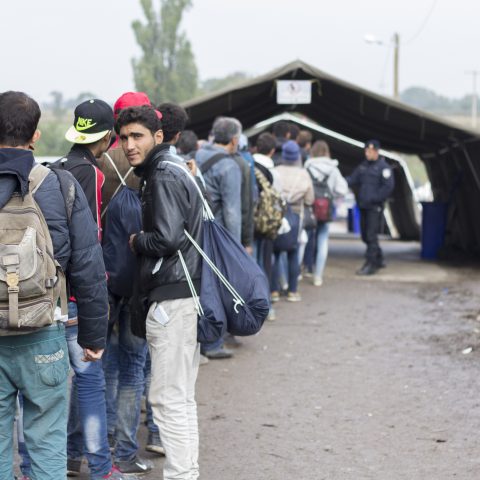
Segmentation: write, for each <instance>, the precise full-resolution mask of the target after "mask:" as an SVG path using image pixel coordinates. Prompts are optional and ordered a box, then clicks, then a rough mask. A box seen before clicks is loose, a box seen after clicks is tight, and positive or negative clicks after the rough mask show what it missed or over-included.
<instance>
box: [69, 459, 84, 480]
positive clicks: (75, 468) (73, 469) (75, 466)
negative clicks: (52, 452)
mask: <svg viewBox="0 0 480 480" xmlns="http://www.w3.org/2000/svg"><path fill="white" fill-rule="evenodd" d="M81 469H82V461H81V460H74V459H73V458H67V477H78V476H80V470H81Z"/></svg>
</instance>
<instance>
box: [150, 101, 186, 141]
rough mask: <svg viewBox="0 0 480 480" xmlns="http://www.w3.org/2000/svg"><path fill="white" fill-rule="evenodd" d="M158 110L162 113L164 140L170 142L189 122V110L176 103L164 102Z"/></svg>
mask: <svg viewBox="0 0 480 480" xmlns="http://www.w3.org/2000/svg"><path fill="white" fill-rule="evenodd" d="M157 110H158V111H159V112H160V113H161V114H162V125H163V129H162V130H163V141H164V142H170V141H171V140H172V139H173V137H174V136H175V135H176V134H177V133H178V132H183V130H184V129H185V125H186V124H187V122H188V115H187V112H186V111H185V109H184V108H183V107H181V106H180V105H177V104H175V103H162V104H161V105H159V106H158V108H157Z"/></svg>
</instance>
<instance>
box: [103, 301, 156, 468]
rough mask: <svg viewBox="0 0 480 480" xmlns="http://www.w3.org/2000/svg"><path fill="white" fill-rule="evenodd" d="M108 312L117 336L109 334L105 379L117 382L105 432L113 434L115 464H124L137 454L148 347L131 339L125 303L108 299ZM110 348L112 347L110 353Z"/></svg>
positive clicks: (114, 333)
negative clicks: (120, 461)
mask: <svg viewBox="0 0 480 480" xmlns="http://www.w3.org/2000/svg"><path fill="white" fill-rule="evenodd" d="M110 309H111V310H110V313H111V315H113V316H114V318H115V321H116V322H117V325H118V333H117V332H115V331H113V332H112V333H111V336H110V341H109V346H108V349H107V366H106V372H107V373H106V376H107V378H108V379H109V381H110V380H111V379H115V378H117V381H115V382H114V384H113V385H112V390H113V392H112V393H113V399H112V394H110V395H108V396H109V397H110V400H109V402H108V411H107V413H108V419H109V425H108V429H109V431H110V432H112V430H113V431H114V432H115V440H116V447H115V454H114V457H115V460H122V461H124V460H131V459H133V458H135V456H136V455H137V451H138V443H137V431H138V426H139V423H140V410H141V401H142V394H143V392H144V389H145V373H144V369H145V361H146V357H147V350H148V347H147V342H146V340H144V339H143V338H139V337H136V336H135V335H133V333H132V331H131V329H130V306H129V303H128V299H125V298H119V297H113V296H111V304H110ZM115 337H117V338H116V339H115ZM110 347H113V348H112V350H110ZM115 360H116V362H115ZM119 372H121V375H119V374H118V373H119ZM115 373H116V375H115ZM108 387H110V385H108ZM109 389H110V388H109ZM115 396H116V397H115ZM115 399H116V402H115ZM115 404H116V410H115V409H114V410H110V408H111V407H113V408H115Z"/></svg>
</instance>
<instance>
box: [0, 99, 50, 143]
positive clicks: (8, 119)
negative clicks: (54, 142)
mask: <svg viewBox="0 0 480 480" xmlns="http://www.w3.org/2000/svg"><path fill="white" fill-rule="evenodd" d="M40 115H41V113H40V107H39V106H38V103H37V102H36V101H35V100H34V99H33V98H31V97H29V96H28V95H27V94H26V93H23V92H12V91H9V92H4V93H0V144H2V145H6V146H8V147H22V146H24V145H26V144H27V143H28V142H29V141H30V140H31V139H32V137H33V134H34V133H35V130H36V129H37V127H38V122H39V121H40Z"/></svg>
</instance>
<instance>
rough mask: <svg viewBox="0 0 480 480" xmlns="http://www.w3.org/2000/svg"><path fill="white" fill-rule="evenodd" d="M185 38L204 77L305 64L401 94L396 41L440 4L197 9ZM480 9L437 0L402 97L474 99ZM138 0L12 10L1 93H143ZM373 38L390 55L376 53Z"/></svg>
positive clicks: (403, 62) (224, 4)
mask: <svg viewBox="0 0 480 480" xmlns="http://www.w3.org/2000/svg"><path fill="white" fill-rule="evenodd" d="M157 1H158V0H157ZM193 3H194V5H193V7H192V8H191V9H190V10H189V11H188V12H187V14H186V15H185V17H184V21H183V24H182V28H183V29H184V30H185V31H186V33H187V35H188V37H189V39H190V41H191V42H192V45H193V50H194V54H195V58H196V61H197V65H198V69H199V73H200V77H201V78H202V79H206V78H209V77H212V76H217V77H220V76H224V75H227V74H228V73H231V72H233V71H238V70H241V71H246V72H248V73H250V74H262V73H266V72H267V71H269V70H271V69H273V68H276V67H279V66H281V65H283V64H285V63H287V62H290V61H292V60H294V59H296V58H300V59H303V60H304V61H306V62H309V63H311V64H313V65H315V66H316V67H318V68H320V69H322V70H324V71H326V72H328V73H330V74H332V75H336V76H338V77H340V78H342V79H344V80H347V81H349V82H353V83H356V84H359V85H361V86H363V87H366V88H368V89H370V90H374V91H376V92H379V93H384V94H391V91H392V88H393V87H392V70H393V66H392V62H393V54H392V48H391V47H390V48H389V47H388V45H389V44H390V40H391V37H392V35H393V33H394V32H398V33H399V34H400V36H401V41H403V42H408V40H409V39H410V38H411V37H412V36H414V35H415V34H416V33H417V32H418V31H419V29H420V27H421V26H422V24H423V23H424V20H425V18H426V17H427V14H428V13H429V11H430V10H431V7H432V5H433V4H434V0H402V1H400V0H334V1H326V0H294V1H291V0H289V1H287V0H241V1H240V0H193ZM479 17H480V2H477V1H474V0H455V1H453V0H437V2H436V5H435V8H434V10H433V12H432V14H431V16H430V17H429V19H428V22H427V23H426V25H425V26H424V28H423V29H422V30H421V33H420V34H419V35H418V36H417V37H416V38H415V39H414V40H413V41H411V42H410V43H407V44H404V45H402V46H401V52H400V89H401V90H403V89H404V88H406V87H409V86H412V85H421V86H425V87H428V88H432V89H434V90H436V91H437V92H438V93H440V94H444V95H448V96H456V97H459V96H463V95H464V94H467V93H470V92H471V89H472V79H471V77H470V76H468V75H466V73H465V72H466V71H467V70H472V69H476V68H480V61H479V59H478V52H477V48H478V45H480V28H479V27H478V22H479ZM135 19H143V16H142V11H141V7H140V2H139V0H82V1H81V2H79V1H72V0H9V1H3V2H2V7H1V14H0V62H1V67H0V91H4V90H10V89H14V90H23V91H25V92H27V93H29V94H30V95H32V96H33V97H35V98H36V99H38V100H41V101H44V100H47V99H48V98H49V92H51V91H52V90H59V91H62V92H63V93H64V94H65V96H66V97H75V96H76V95H77V94H78V93H80V92H82V91H91V92H93V93H95V94H96V95H97V96H99V97H101V98H104V99H106V100H108V101H114V100H115V99H116V98H117V97H118V96H119V95H120V94H121V93H123V92H124V91H128V90H132V89H134V84H133V75H132V67H131V59H132V57H134V56H136V55H139V54H140V51H139V49H138V47H137V45H136V42H135V38H134V35H133V31H132V28H131V23H132V21H133V20H135ZM366 33H370V34H374V35H375V36H376V37H377V38H378V39H380V40H383V41H384V42H385V43H386V45H387V46H379V45H369V44H367V43H366V42H365V41H364V40H363V37H364V35H365V34H366Z"/></svg>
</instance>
